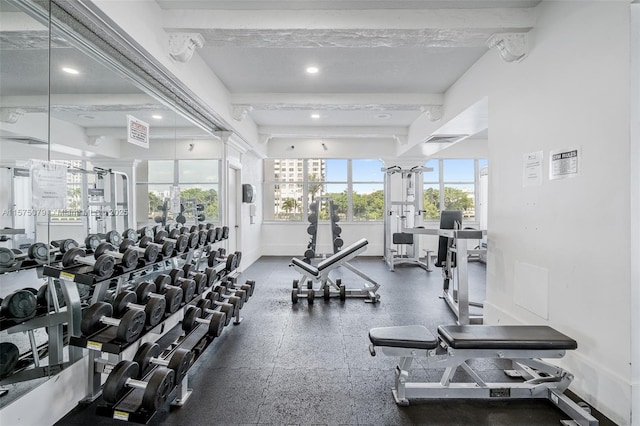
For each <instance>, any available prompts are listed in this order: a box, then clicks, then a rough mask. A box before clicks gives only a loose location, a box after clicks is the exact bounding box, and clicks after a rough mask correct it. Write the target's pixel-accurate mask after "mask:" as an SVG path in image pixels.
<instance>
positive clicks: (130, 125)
mask: <svg viewBox="0 0 640 426" xmlns="http://www.w3.org/2000/svg"><path fill="white" fill-rule="evenodd" d="M127 142H129V143H132V144H134V145H138V146H141V147H143V148H147V149H149V124H148V123H145V122H144V121H142V120H138V119H137V118H135V117H134V116H133V115H127Z"/></svg>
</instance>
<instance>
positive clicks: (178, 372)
mask: <svg viewBox="0 0 640 426" xmlns="http://www.w3.org/2000/svg"><path fill="white" fill-rule="evenodd" d="M192 362H193V353H192V352H191V351H188V350H186V349H182V348H180V349H176V351H175V352H174V353H173V356H172V357H171V361H169V366H168V367H169V369H171V370H173V372H174V373H175V380H176V385H178V384H180V383H182V380H183V379H184V376H186V375H187V371H189V368H190V367H191V363H192Z"/></svg>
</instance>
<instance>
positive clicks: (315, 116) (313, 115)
mask: <svg viewBox="0 0 640 426" xmlns="http://www.w3.org/2000/svg"><path fill="white" fill-rule="evenodd" d="M311 118H314V119H316V120H317V119H318V118H320V114H311Z"/></svg>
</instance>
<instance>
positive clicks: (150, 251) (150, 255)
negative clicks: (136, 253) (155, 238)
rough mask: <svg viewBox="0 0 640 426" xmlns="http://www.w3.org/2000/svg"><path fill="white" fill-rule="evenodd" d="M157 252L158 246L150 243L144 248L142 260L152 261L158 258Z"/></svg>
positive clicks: (158, 250)
mask: <svg viewBox="0 0 640 426" xmlns="http://www.w3.org/2000/svg"><path fill="white" fill-rule="evenodd" d="M159 254H160V248H159V247H158V246H157V245H156V244H152V245H150V246H147V248H146V249H144V260H146V261H147V262H149V263H154V262H155V261H156V260H157V259H158V255H159Z"/></svg>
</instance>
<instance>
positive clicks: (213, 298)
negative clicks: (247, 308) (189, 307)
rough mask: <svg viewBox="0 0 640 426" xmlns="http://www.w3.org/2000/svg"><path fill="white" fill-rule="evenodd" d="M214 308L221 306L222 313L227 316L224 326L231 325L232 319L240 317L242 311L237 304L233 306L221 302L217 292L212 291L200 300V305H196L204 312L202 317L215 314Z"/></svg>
mask: <svg viewBox="0 0 640 426" xmlns="http://www.w3.org/2000/svg"><path fill="white" fill-rule="evenodd" d="M212 306H213V307H216V306H219V307H220V312H223V313H224V314H225V315H226V318H225V321H224V325H229V323H230V322H231V318H233V317H236V316H238V312H239V311H240V308H238V305H237V304H236V305H233V304H231V303H227V302H221V301H220V295H219V294H218V293H216V292H215V291H210V292H209V293H207V296H206V297H205V298H204V299H200V300H199V301H198V303H196V307H197V308H200V309H201V310H202V315H206V314H210V313H212V312H214V311H213V308H212Z"/></svg>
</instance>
